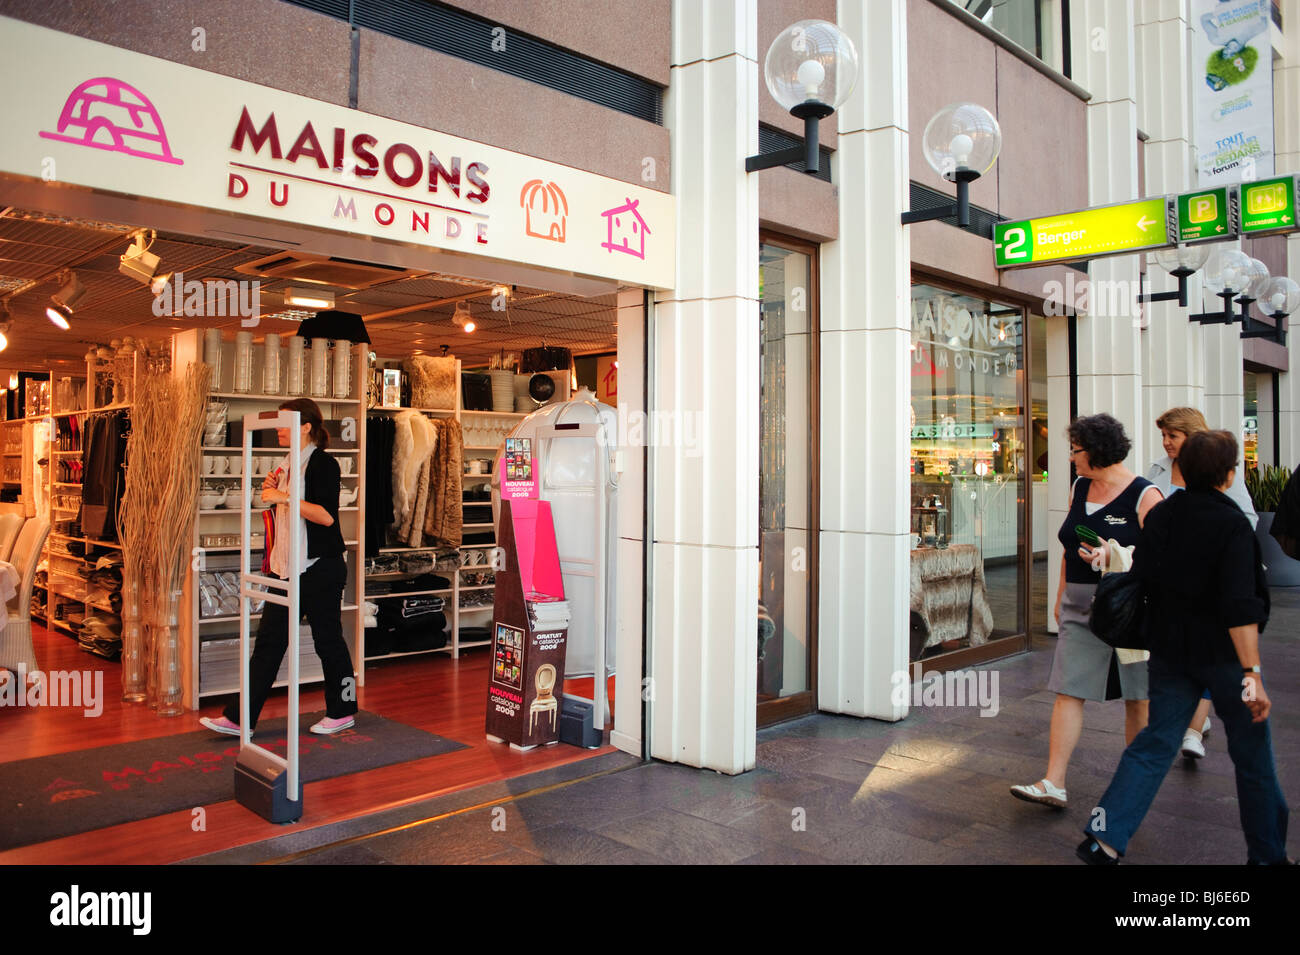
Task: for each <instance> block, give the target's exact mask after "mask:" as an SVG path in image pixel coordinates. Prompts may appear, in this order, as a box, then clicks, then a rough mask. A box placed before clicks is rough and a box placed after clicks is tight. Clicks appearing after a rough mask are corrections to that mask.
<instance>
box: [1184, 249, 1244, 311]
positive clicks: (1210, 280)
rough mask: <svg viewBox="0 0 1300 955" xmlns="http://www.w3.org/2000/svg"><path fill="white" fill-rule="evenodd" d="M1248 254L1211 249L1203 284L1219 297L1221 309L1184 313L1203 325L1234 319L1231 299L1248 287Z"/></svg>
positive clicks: (1234, 250)
mask: <svg viewBox="0 0 1300 955" xmlns="http://www.w3.org/2000/svg"><path fill="white" fill-rule="evenodd" d="M1250 279H1251V265H1250V256H1248V255H1246V253H1244V252H1241V251H1239V250H1237V249H1224V248H1219V249H1215V250H1214V251H1213V252H1212V253H1211V254H1210V257H1209V258H1208V259H1207V260H1206V262H1205V277H1204V284H1205V287H1206V288H1207V289H1209V290H1210V291H1211V292H1213V293H1214V294H1215V295H1216V296H1218V297H1219V298H1221V299H1223V311H1221V312H1200V313H1198V314H1195V315H1189V316H1187V317H1188V319H1189V320H1191V321H1193V322H1201V323H1202V324H1205V325H1219V324H1222V325H1231V324H1232V323H1233V322H1235V321H1236V320H1237V315H1236V312H1235V311H1234V310H1233V302H1234V301H1235V300H1236V298H1237V296H1238V295H1241V294H1243V293H1245V292H1246V290H1247V289H1249V288H1250Z"/></svg>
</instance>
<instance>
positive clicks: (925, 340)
mask: <svg viewBox="0 0 1300 955" xmlns="http://www.w3.org/2000/svg"><path fill="white" fill-rule="evenodd" d="M1020 336H1021V323H1020V310H1019V309H1013V310H1008V311H1007V312H1006V313H1005V314H991V313H990V312H989V311H988V310H987V309H986V308H984V309H978V310H975V311H972V310H971V309H969V308H967V307H966V306H965V305H964V304H963V303H962V302H961V301H959V300H957V299H955V298H953V297H952V296H948V295H930V296H925V297H921V298H913V299H912V362H913V364H914V365H915V366H916V367H915V368H914V369H913V374H918V375H925V374H931V375H941V374H943V373H944V371H945V370H946V369H952V370H953V371H959V372H972V373H973V372H978V373H979V374H984V375H1014V374H1015V372H1016V369H1017V367H1018V361H1017V357H1016V355H1017V349H1018V348H1019V346H1020Z"/></svg>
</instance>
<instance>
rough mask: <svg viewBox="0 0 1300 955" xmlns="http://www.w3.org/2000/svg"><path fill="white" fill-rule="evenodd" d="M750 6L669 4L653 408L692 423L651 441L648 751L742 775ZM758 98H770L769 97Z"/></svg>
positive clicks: (747, 562) (749, 363) (751, 600)
mask: <svg viewBox="0 0 1300 955" xmlns="http://www.w3.org/2000/svg"><path fill="white" fill-rule="evenodd" d="M757 33H758V13H757V7H756V0H707V2H702V3H701V2H698V0H674V3H673V40H672V43H673V47H672V73H671V77H670V84H669V88H668V99H667V110H666V125H667V127H668V128H669V130H670V131H671V133H672V164H673V192H674V194H675V195H676V196H677V200H678V217H677V221H678V231H677V288H675V289H674V290H672V291H671V292H669V293H664V294H661V295H659V296H657V301H656V306H655V313H654V317H653V321H654V335H653V349H654V368H653V374H654V378H653V387H652V389H651V394H652V402H653V405H654V409H655V410H656V411H658V412H664V411H672V412H674V413H675V414H676V415H677V416H678V420H682V419H681V418H680V416H681V415H683V414H685V415H693V416H695V417H696V419H697V420H699V421H700V422H701V433H700V435H699V439H698V443H697V446H696V447H685V446H684V445H683V444H682V443H681V442H677V443H675V444H674V445H673V446H671V447H656V448H655V449H654V451H653V458H654V472H653V473H654V482H655V486H654V491H653V497H654V509H653V514H652V518H651V520H652V528H653V535H654V544H653V558H652V559H653V563H654V565H653V568H652V573H653V581H654V583H653V591H652V593H651V594H650V596H649V599H650V601H651V607H650V608H649V610H650V627H649V629H650V647H649V654H650V674H651V676H652V678H653V684H652V690H653V701H651V703H650V734H651V735H650V744H651V755H653V756H654V757H656V758H658V759H663V760H668V761H671V762H680V763H686V764H689V765H692V766H701V767H706V768H709V769H715V770H719V771H721V772H726V773H739V772H743V771H745V770H747V769H752V768H753V767H754V765H755V762H754V746H755V736H754V734H755V708H756V706H757V680H758V660H757V654H758V636H757V627H758V577H759V568H758V468H759V454H758V452H759V447H758V441H759V428H758V410H759V362H758V353H759V341H758V331H759V322H758V314H759V312H758V178H757V177H756V176H750V175H747V174H746V172H745V165H744V159H745V157H746V156H749V155H753V154H754V153H757V152H758V91H759V73H758V71H759V64H758V52H757V44H758V39H757ZM764 95H766V94H764Z"/></svg>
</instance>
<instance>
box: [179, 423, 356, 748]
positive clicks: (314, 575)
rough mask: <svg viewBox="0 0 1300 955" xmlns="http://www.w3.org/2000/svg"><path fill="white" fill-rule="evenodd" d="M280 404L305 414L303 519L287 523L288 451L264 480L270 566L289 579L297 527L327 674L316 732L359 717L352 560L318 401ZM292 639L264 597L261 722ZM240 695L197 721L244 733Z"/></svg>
mask: <svg viewBox="0 0 1300 955" xmlns="http://www.w3.org/2000/svg"><path fill="white" fill-rule="evenodd" d="M280 409H281V410H282V411H297V412H298V413H299V415H300V416H301V419H302V430H301V434H299V435H298V436H297V440H298V442H299V445H300V447H301V448H302V451H301V455H302V457H301V460H302V462H303V463H302V470H303V478H304V479H303V481H302V482H301V483H300V484H299V491H300V494H301V500H300V501H299V505H298V507H299V515H300V524H299V527H297V528H296V529H295V528H290V527H289V526H288V524H289V505H288V500H289V488H290V487H291V485H290V483H289V481H290V475H289V456H288V455H285V457H284V460H283V461H281V462H280V466H279V467H278V468H276V469H275V470H274V471H272V472H271V473H270V474H268V475H267V476H266V479H265V480H264V481H263V482H262V501H263V502H264V503H267V504H274V505H275V506H276V513H275V540H273V541H268V542H267V544H268V546H269V549H270V564H271V572H272V573H273V574H274V575H275V576H277V577H279V578H280V579H282V580H285V579H288V576H289V574H290V572H291V569H290V567H289V534H290V533H292V532H294V531H295V530H296V532H297V533H298V534H300V535H301V536H300V538H299V541H300V550H299V553H300V554H301V559H302V566H300V567H299V568H297V569H296V571H292V572H296V573H297V574H298V575H299V577H298V595H299V606H300V607H301V608H302V612H303V613H304V614H305V615H306V617H307V622H308V623H309V624H310V625H311V637H312V641H313V643H314V644H315V646H316V655H317V656H319V657H320V660H321V666H322V669H323V670H324V677H325V718H324V719H322V720H320V721H319V722H317V723H316V724H314V725H313V726H312V727H311V731H312V732H313V733H319V734H325V735H328V734H330V733H337V732H338V731H339V730H344V729H347V728H348V727H350V726H353V725H354V724H355V722H356V720H355V715H356V712H357V704H356V693H355V690H352V692H348V690H350V689H351V688H352V687H354V686H355V683H354V680H355V675H354V673H353V670H352V654H351V653H350V652H349V651H348V645H347V641H346V640H344V638H343V622H342V619H341V618H342V606H343V586H344V584H345V583H346V581H347V562H346V561H345V560H344V559H343V552H344V545H343V534H342V533H341V532H340V531H339V486H340V484H341V481H340V476H339V475H340V472H339V465H338V462H337V461H335V460H334V457H333V455H330V454H326V453H325V448H326V447H327V446H328V445H329V434H328V433H327V432H326V431H325V423H324V419H323V418H322V417H321V411H320V407H319V406H318V405H317V404H316V402H314V401H312V400H311V399H310V398H294V399H292V400H290V401H285V402H282V403H281V405H280ZM276 437H278V438H279V441H280V445H281V447H286V448H287V447H288V446H289V431H288V430H287V429H283V428H282V429H279V430H277V431H276ZM288 646H289V612H288V608H286V607H284V606H282V605H281V604H277V603H271V602H269V601H268V602H267V603H266V604H265V606H264V608H263V610H262V621H261V624H260V625H259V626H258V629H257V642H256V643H255V644H254V646H253V656H252V658H251V659H250V660H249V674H248V679H249V684H250V686H249V693H250V699H249V707H248V712H249V719H250V720H251V721H252V723H253V725H254V726H256V725H257V717H258V715H259V714H260V713H261V711H262V705H263V704H264V703H265V702H266V698H267V696H268V695H270V692H271V686H272V685H273V684H274V683H275V677H276V674H277V673H278V672H279V670H280V663H281V661H283V660H284V654H285V651H286V650H287V649H288ZM238 720H239V701H238V700H234V701H232V702H231V703H230V704H228V705H227V706H226V709H225V713H224V714H223V715H222V716H220V717H217V718H215V719H214V718H211V717H204V718H203V719H201V720H200V721H199V722H200V723H202V724H203V725H204V726H206V727H207V728H208V729H210V730H215V731H216V732H218V733H225V734H227V735H230V736H238V735H239V722H238Z"/></svg>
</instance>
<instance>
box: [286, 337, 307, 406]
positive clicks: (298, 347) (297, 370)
mask: <svg viewBox="0 0 1300 955" xmlns="http://www.w3.org/2000/svg"><path fill="white" fill-rule="evenodd" d="M306 344H307V339H305V338H303V337H302V336H301V335H294V336H292V337H291V338H290V339H289V361H288V367H287V373H286V374H285V382H284V390H285V393H286V394H290V395H300V394H302V372H303V361H304V355H303V346H304V345H306Z"/></svg>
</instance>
